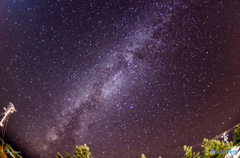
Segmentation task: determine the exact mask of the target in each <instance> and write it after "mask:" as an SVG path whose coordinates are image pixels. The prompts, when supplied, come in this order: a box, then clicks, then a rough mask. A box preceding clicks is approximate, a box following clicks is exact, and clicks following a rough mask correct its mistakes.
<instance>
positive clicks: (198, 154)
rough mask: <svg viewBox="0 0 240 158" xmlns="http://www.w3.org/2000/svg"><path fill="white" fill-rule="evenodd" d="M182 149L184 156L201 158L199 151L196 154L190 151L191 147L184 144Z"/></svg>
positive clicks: (186, 157)
mask: <svg viewBox="0 0 240 158" xmlns="http://www.w3.org/2000/svg"><path fill="white" fill-rule="evenodd" d="M183 149H184V152H185V155H184V158H201V156H200V153H199V152H198V153H197V154H196V153H195V152H192V147H187V146H186V145H184V147H183Z"/></svg>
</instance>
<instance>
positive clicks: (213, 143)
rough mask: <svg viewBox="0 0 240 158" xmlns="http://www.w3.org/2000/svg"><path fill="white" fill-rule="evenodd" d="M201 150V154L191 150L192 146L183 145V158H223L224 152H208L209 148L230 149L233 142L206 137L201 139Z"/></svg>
mask: <svg viewBox="0 0 240 158" xmlns="http://www.w3.org/2000/svg"><path fill="white" fill-rule="evenodd" d="M202 147H203V152H202V155H200V153H199V152H198V153H197V154H196V153H195V152H192V147H188V146H185V145H184V147H183V148H184V152H185V155H184V158H224V157H225V155H226V154H213V155H211V154H210V150H211V149H213V150H218V151H219V150H227V151H228V150H231V148H232V147H233V143H232V142H230V143H224V141H219V140H208V139H206V138H204V139H203V144H202Z"/></svg>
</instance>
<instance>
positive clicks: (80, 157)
mask: <svg viewBox="0 0 240 158" xmlns="http://www.w3.org/2000/svg"><path fill="white" fill-rule="evenodd" d="M90 156H91V153H90V152H89V147H88V146H87V145H86V144H84V145H82V146H76V152H74V153H73V158H90ZM54 158H63V157H62V155H61V154H59V153H58V154H57V156H55V157H54ZM66 158H71V155H70V154H69V153H66Z"/></svg>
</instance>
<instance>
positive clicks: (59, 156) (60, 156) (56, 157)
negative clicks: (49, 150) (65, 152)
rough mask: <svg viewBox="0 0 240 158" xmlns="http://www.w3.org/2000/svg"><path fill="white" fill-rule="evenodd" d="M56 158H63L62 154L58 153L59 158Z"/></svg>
mask: <svg viewBox="0 0 240 158" xmlns="http://www.w3.org/2000/svg"><path fill="white" fill-rule="evenodd" d="M54 158H63V157H62V155H61V154H59V153H57V156H55V157H54Z"/></svg>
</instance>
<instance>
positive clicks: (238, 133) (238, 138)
mask: <svg viewBox="0 0 240 158" xmlns="http://www.w3.org/2000/svg"><path fill="white" fill-rule="evenodd" d="M233 139H234V143H233V144H234V146H235V145H240V126H239V125H237V126H235V129H234V133H233Z"/></svg>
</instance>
